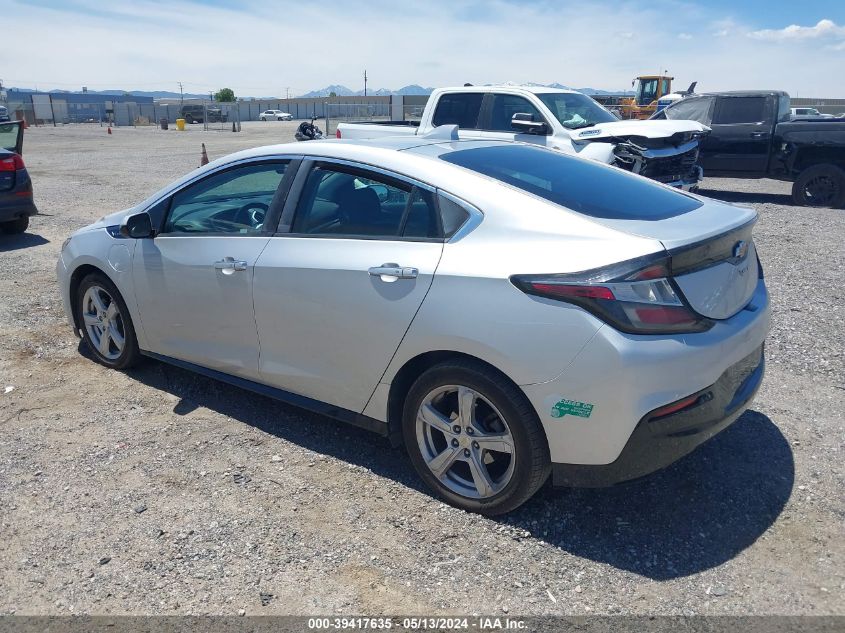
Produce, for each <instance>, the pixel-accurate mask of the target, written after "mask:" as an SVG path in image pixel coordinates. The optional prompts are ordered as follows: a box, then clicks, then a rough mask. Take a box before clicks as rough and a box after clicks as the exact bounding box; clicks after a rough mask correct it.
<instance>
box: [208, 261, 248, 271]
mask: <svg viewBox="0 0 845 633" xmlns="http://www.w3.org/2000/svg"><path fill="white" fill-rule="evenodd" d="M214 267H215V268H216V269H217V270H222V271H223V273H224V274H231V273H233V272H236V271H237V272H240V271H244V270H246V262H245V261H244V260H242V259H235V258H234V257H224V258H223V259H221V260H220V261H217V262H214Z"/></svg>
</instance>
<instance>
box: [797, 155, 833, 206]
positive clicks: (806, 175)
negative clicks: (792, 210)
mask: <svg viewBox="0 0 845 633" xmlns="http://www.w3.org/2000/svg"><path fill="white" fill-rule="evenodd" d="M792 201H793V202H794V203H795V204H797V205H801V206H808V207H831V208H834V209H838V208H839V207H842V206H843V205H845V171H843V170H842V169H840V168H839V167H837V166H836V165H813V166H812V167H808V168H807V169H805V170H804V171H802V172H801V174H800V175H799V176H798V178H796V179H795V183H794V184H793V185H792Z"/></svg>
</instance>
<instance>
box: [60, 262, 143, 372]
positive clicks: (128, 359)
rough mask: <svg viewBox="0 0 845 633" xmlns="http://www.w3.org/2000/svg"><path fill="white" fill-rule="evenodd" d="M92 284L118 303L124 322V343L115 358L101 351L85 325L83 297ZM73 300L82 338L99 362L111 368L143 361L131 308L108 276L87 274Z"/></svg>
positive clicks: (126, 367)
mask: <svg viewBox="0 0 845 633" xmlns="http://www.w3.org/2000/svg"><path fill="white" fill-rule="evenodd" d="M92 286H99V287H100V288H102V289H103V290H105V291H106V292H107V293H108V294H109V295H110V296H111V297H112V299H113V300H114V301H115V302H116V303H117V307H118V310H119V311H120V318H121V321H122V323H123V332H124V345H123V351H122V352H121V353H120V356H118V357H117V358H114V359H110V358H107V357H105V356H103V355H102V354H101V353H100V351H99V350H98V349H97V346H96V345H95V344H94V342H93V341H92V340H91V336H90V334H89V332H88V328H87V327H85V324H84V323H83V322H82V311H83V309H84V306H83V298H84V297H85V293H86V291H87V290H88V289H89V288H91V287H92ZM73 302H74V309H75V310H76V315H77V317H78V318H79V323H80V327H81V329H82V340H83V341H85V344H86V345H87V346H88V349H89V350H90V351H91V354H92V355H93V356H94V359H95V360H96V361H97V362H98V363H100V364H101V365H105V366H106V367H109V368H111V369H129V368H130V367H133V366H135V365H137V364H138V363H139V362H140V361H141V359H142V358H143V357H142V356H141V351H140V350H139V349H138V339H137V337H136V336H135V327H134V325H133V323H132V317H131V316H130V314H129V309H128V308H127V307H126V302H125V301H124V300H123V297H122V296H121V295H120V292H119V291H118V289H117V286H115V285H114V284H113V283H112V282H111V280H110V279H109V278H108V277H106V276H105V275H103V274H102V273H91V274H90V275H88V276H86V277H85V278H84V279H83V280H82V282H81V283H80V284H79V288H78V289H77V291H76V296H75V297H73Z"/></svg>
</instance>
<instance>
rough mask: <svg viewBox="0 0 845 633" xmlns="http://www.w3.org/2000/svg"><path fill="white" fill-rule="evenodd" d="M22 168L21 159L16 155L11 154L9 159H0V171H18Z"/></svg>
mask: <svg viewBox="0 0 845 633" xmlns="http://www.w3.org/2000/svg"><path fill="white" fill-rule="evenodd" d="M23 168H24V164H23V158H21V157H20V155H18V154H12V155H11V156H10V157H9V158H3V159H0V171H18V170H20V169H23Z"/></svg>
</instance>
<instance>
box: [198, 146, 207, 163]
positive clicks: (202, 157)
mask: <svg viewBox="0 0 845 633" xmlns="http://www.w3.org/2000/svg"><path fill="white" fill-rule="evenodd" d="M203 165H208V153H207V152H206V151H205V143H203V144H202V156H200V167H202V166H203Z"/></svg>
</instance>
